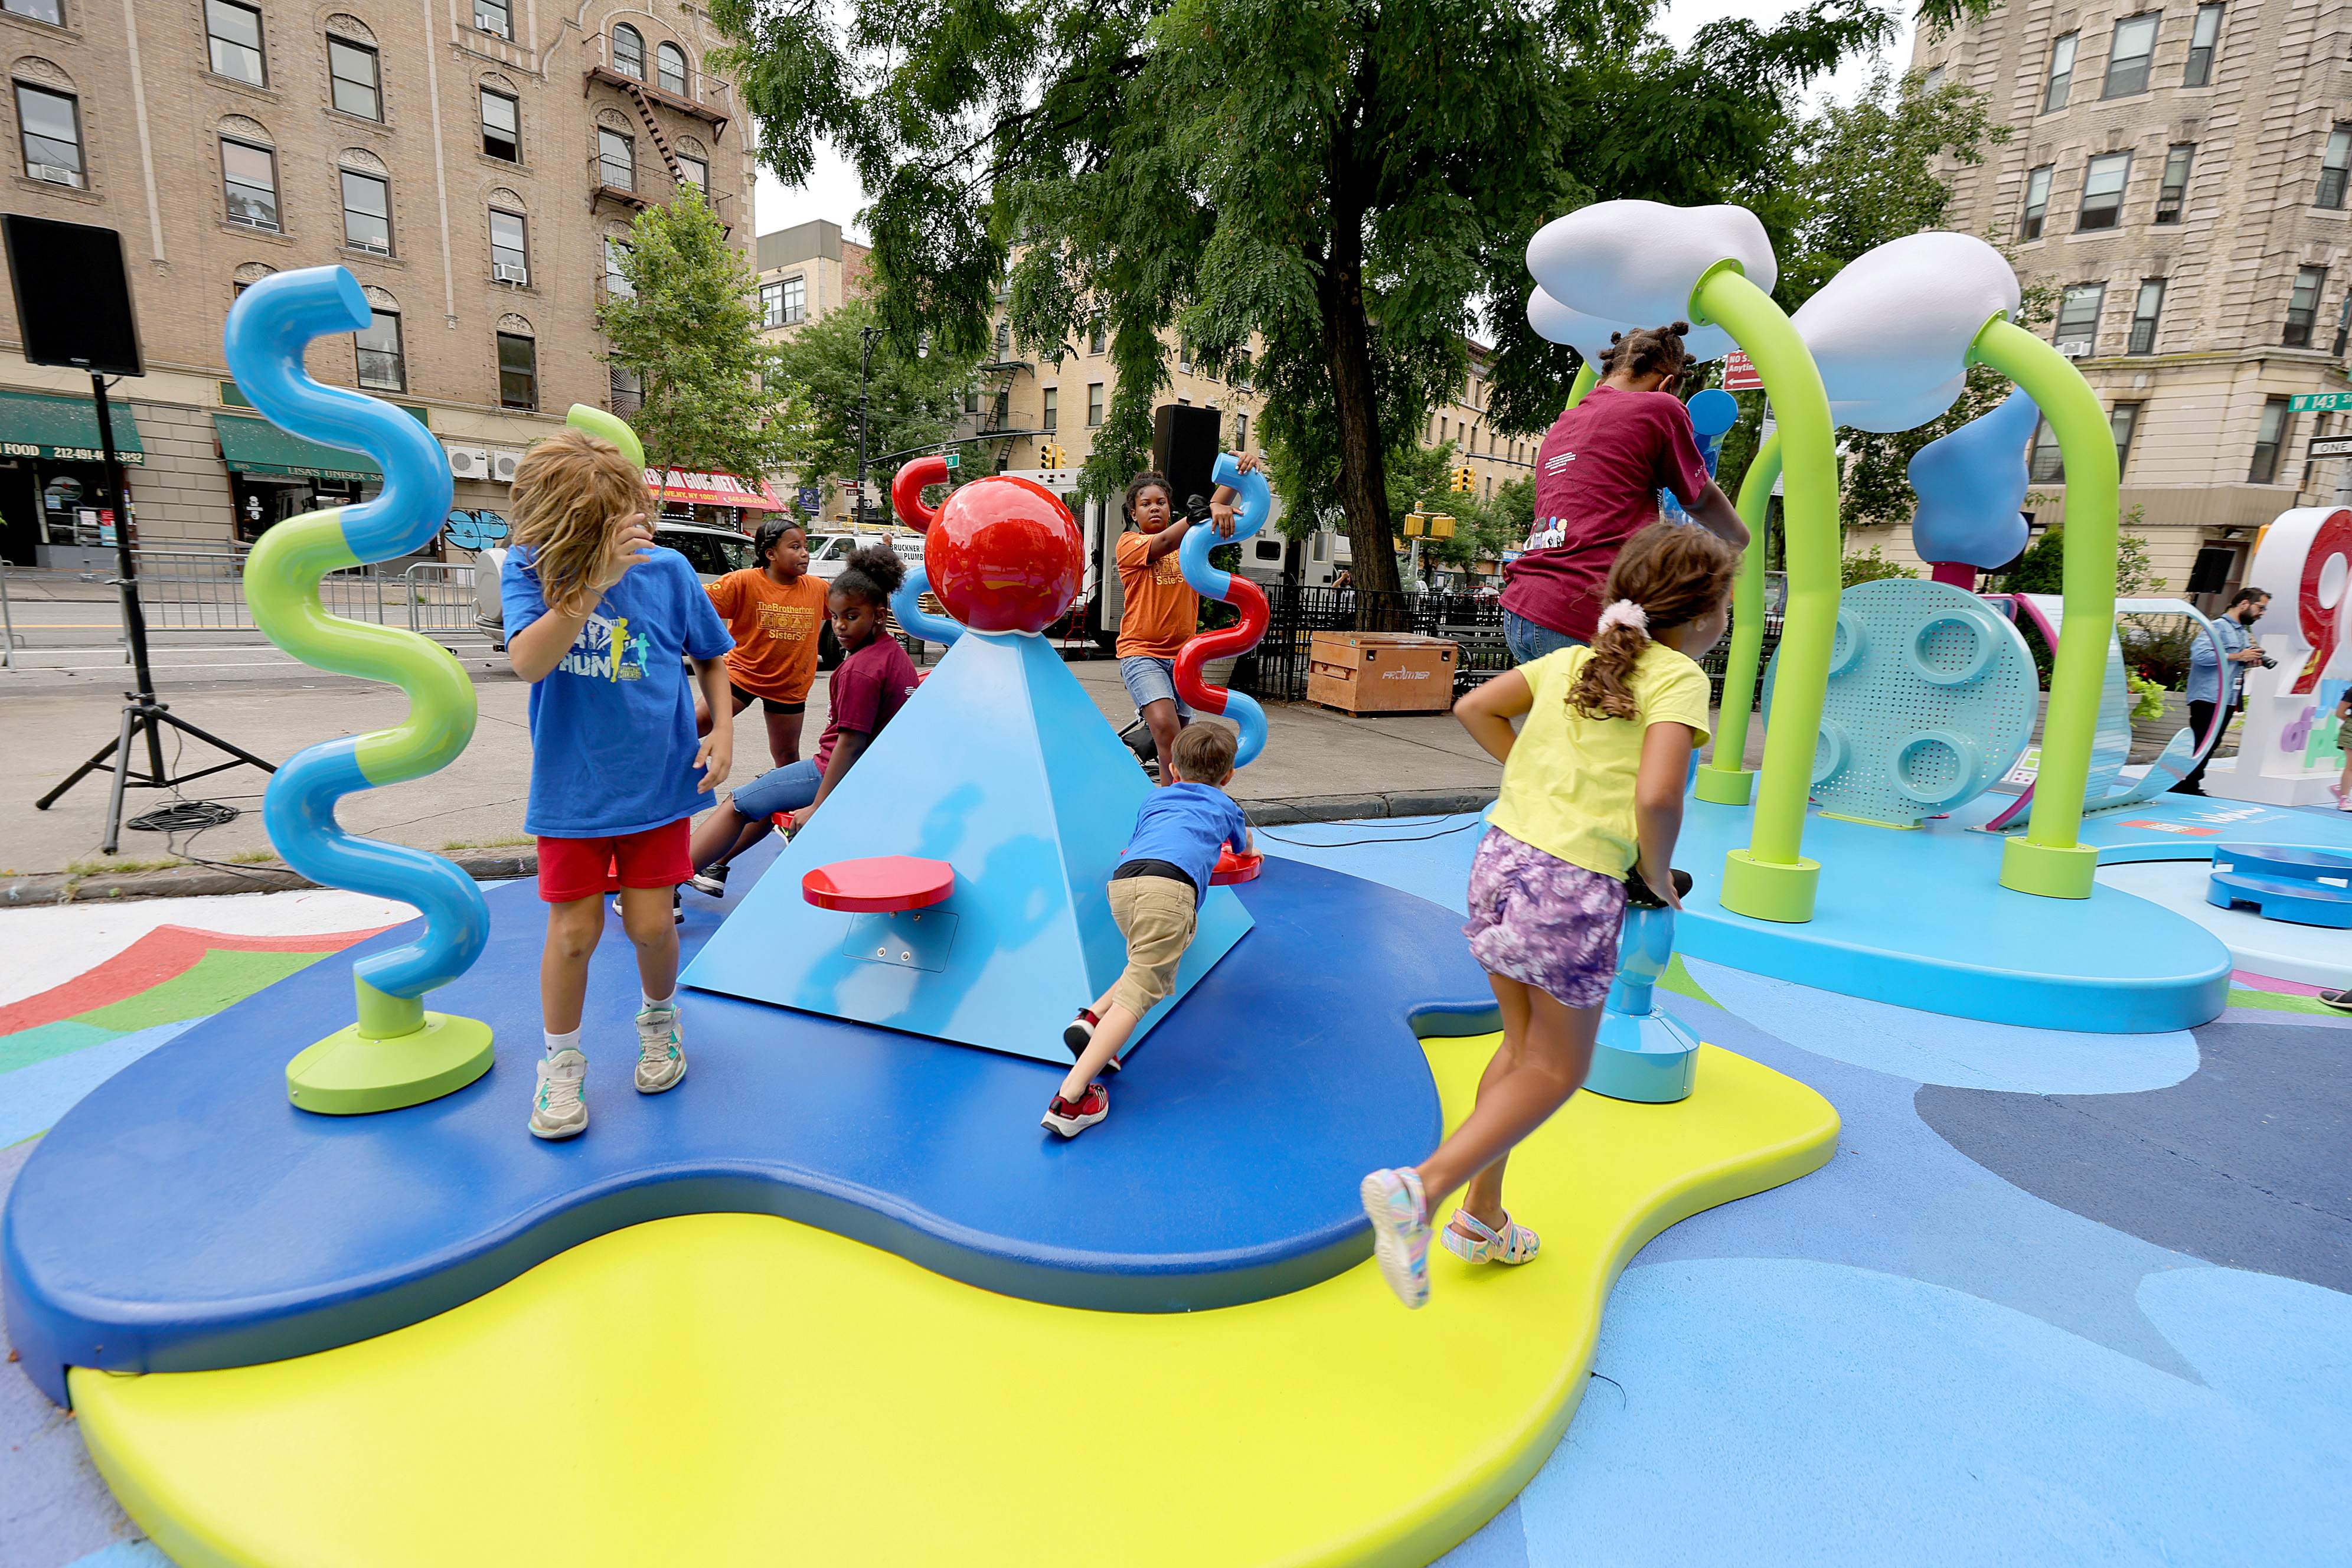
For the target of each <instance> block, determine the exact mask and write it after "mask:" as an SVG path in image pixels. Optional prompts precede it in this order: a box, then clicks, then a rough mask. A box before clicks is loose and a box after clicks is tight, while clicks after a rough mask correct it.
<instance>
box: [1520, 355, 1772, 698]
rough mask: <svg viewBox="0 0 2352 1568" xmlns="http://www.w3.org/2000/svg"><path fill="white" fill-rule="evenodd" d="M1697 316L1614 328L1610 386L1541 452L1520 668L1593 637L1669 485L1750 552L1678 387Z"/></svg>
mask: <svg viewBox="0 0 2352 1568" xmlns="http://www.w3.org/2000/svg"><path fill="white" fill-rule="evenodd" d="M1688 331H1690V323H1689V322H1687V321H1676V322H1675V323H1673V324H1672V325H1671V326H1664V327H1646V328H1643V330H1642V331H1637V332H1633V333H1632V334H1630V335H1629V334H1625V333H1612V334H1611V338H1610V347H1609V352H1608V353H1605V354H1603V355H1601V362H1600V363H1601V369H1602V375H1601V384H1600V385H1598V386H1596V387H1594V388H1593V389H1592V390H1591V392H1589V393H1587V394H1586V395H1585V396H1584V400H1583V401H1582V402H1580V403H1579V404H1578V405H1576V406H1575V407H1573V408H1571V409H1570V410H1568V411H1567V412H1566V413H1564V414H1562V415H1561V416H1559V419H1558V420H1557V421H1556V422H1554V424H1553V425H1552V427H1551V429H1550V431H1549V433H1547V434H1546V435H1545V437H1544V441H1543V448H1542V450H1541V452H1540V453H1538V456H1537V458H1536V517H1535V528H1534V531H1532V532H1531V533H1529V535H1528V543H1527V553H1526V554H1524V555H1522V556H1520V557H1519V558H1518V559H1517V561H1514V562H1512V563H1510V564H1509V565H1507V566H1506V567H1504V568H1503V581H1504V588H1503V635H1504V637H1505V640H1507V642H1508V643H1509V645H1510V649H1511V657H1512V658H1513V659H1514V660H1516V661H1517V662H1518V663H1520V664H1526V663H1528V661H1530V660H1532V659H1537V658H1542V657H1543V656H1544V655H1545V654H1548V653H1554V652H1557V651H1558V650H1559V649H1560V648H1563V647H1569V646H1570V645H1572V644H1584V643H1590V642H1591V640H1592V630H1593V623H1594V622H1595V621H1596V620H1597V619H1598V618H1599V617H1600V615H1601V586H1602V584H1605V583H1607V582H1608V580H1609V568H1610V567H1611V566H1612V564H1614V563H1615V562H1616V560H1617V551H1618V548H1619V547H1620V546H1621V545H1622V544H1623V543H1624V542H1626V541H1627V540H1629V539H1631V538H1633V535H1635V534H1636V533H1639V532H1640V531H1642V530H1643V529H1644V528H1647V527H1649V526H1650V524H1652V523H1654V522H1655V521H1658V492H1659V491H1660V490H1661V489H1668V490H1672V491H1674V493H1675V500H1679V501H1681V502H1682V503H1683V507H1684V509H1685V510H1687V511H1688V512H1689V513H1690V514H1691V516H1692V517H1693V518H1695V519H1696V520H1697V521H1698V523H1699V524H1700V526H1702V527H1704V528H1706V529H1707V530H1708V531H1710V532H1713V533H1716V534H1718V535H1720V536H1721V537H1722V538H1723V539H1724V540H1725V541H1726V542H1728V543H1730V544H1731V545H1732V546H1733V547H1734V548H1735V549H1745V548H1746V547H1747V544H1748V529H1747V526H1746V525H1745V524H1743V523H1742V522H1741V521H1739V513H1738V511H1737V510H1734V509H1733V507H1732V504H1731V502H1730V501H1728V500H1726V499H1725V498H1724V494H1723V492H1722V491H1721V490H1719V489H1716V488H1715V481H1714V480H1713V479H1710V478H1708V477H1707V471H1706V459H1705V458H1701V457H1700V456H1699V451H1698V441H1697V438H1696V437H1695V436H1693V435H1692V433H1691V422H1690V414H1689V411H1688V410H1686V409H1685V408H1684V406H1683V404H1682V400H1681V399H1680V398H1679V397H1676V396H1675V386H1676V385H1677V384H1679V383H1680V382H1681V381H1682V378H1683V372H1684V369H1685V367H1686V366H1687V365H1688V364H1689V363H1690V354H1689V352H1688V351H1687V350H1685V348H1684V347H1683V336H1684V334H1685V333H1686V332H1688Z"/></svg>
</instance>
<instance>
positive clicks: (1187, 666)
mask: <svg viewBox="0 0 2352 1568" xmlns="http://www.w3.org/2000/svg"><path fill="white" fill-rule="evenodd" d="M1219 542H1220V543H1222V542H1223V541H1219ZM1223 602H1224V603H1226V604H1228V605H1233V606H1234V608H1235V609H1237V610H1239V611H1241V613H1242V618H1241V624H1240V625H1238V626H1227V627H1226V628H1225V629H1224V630H1223V631H1215V632H1202V633H1201V634H1200V635H1199V636H1198V637H1194V638H1192V641H1190V642H1188V643H1186V644H1185V645H1184V646H1183V647H1181V648H1180V649H1178V650H1177V654H1176V694H1177V695H1178V696H1180V697H1181V698H1182V699H1183V700H1185V701H1186V702H1187V703H1188V704H1190V705H1191V706H1192V707H1194V708H1197V709H1199V710H1201V711H1202V712H1203V713H1223V711H1224V710H1225V704H1226V702H1227V700H1228V699H1230V698H1231V696H1232V695H1233V694H1232V693H1231V692H1229V691H1227V690H1226V689H1224V688H1223V687H1222V686H1211V685H1209V684H1208V683H1207V682H1206V681H1204V680H1202V679H1201V667H1202V665H1203V664H1206V663H1207V662H1208V661H1209V660H1211V659H1213V658H1238V657H1240V656H1241V655H1243V654H1245V653H1247V652H1249V650H1250V649H1252V648H1254V647H1257V645H1258V639H1259V638H1261V637H1265V626H1266V620H1267V617H1268V615H1269V612H1268V610H1267V609H1266V604H1265V594H1264V593H1263V592H1262V591H1261V590H1260V589H1259V587H1258V585H1257V584H1255V583H1253V582H1251V581H1250V580H1249V579H1248V578H1246V577H1238V576H1236V577H1229V578H1228V579H1227V582H1226V585H1225V593H1224V599H1223Z"/></svg>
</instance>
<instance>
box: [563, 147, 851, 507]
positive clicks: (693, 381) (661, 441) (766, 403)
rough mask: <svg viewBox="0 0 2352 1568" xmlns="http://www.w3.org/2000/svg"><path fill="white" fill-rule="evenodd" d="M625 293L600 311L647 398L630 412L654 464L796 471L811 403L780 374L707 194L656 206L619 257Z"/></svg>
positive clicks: (684, 193) (681, 191)
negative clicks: (707, 203) (708, 203)
mask: <svg viewBox="0 0 2352 1568" xmlns="http://www.w3.org/2000/svg"><path fill="white" fill-rule="evenodd" d="M615 261H616V262H617V268H618V271H619V275H620V280H621V287H618V288H615V289H612V290H610V291H609V292H608V293H607V294H606V295H605V297H604V302H603V303H602V304H600V305H599V306H598V307H597V308H596V324H597V326H598V327H599V328H600V329H602V330H603V331H604V336H605V337H606V338H607V339H608V340H609V341H610V342H611V343H612V345H613V346H612V350H611V352H610V353H606V354H604V356H603V358H604V360H605V361H606V363H610V364H614V365H616V366H618V367H619V368H620V369H622V370H624V371H626V372H628V373H630V374H633V375H634V376H635V378H636V380H637V384H638V387H639V389H640V392H641V395H642V396H643V398H644V401H643V402H642V403H641V404H640V405H638V407H637V409H636V411H635V413H633V414H631V415H630V416H629V425H630V427H631V428H632V429H634V430H635V431H636V433H637V439H638V440H639V441H641V442H642V443H644V445H645V448H646V466H647V467H649V468H654V469H656V470H657V471H661V472H665V473H666V472H669V471H673V470H678V469H684V470H688V471H690V472H698V473H723V474H734V475H736V476H737V477H739V478H741V479H751V480H754V481H758V480H762V479H767V478H768V477H769V476H771V475H775V474H782V473H784V472H786V471H788V470H790V469H792V468H794V467H796V466H797V465H798V464H799V463H800V462H801V461H802V458H803V454H804V452H805V451H806V449H807V447H808V423H809V417H808V406H807V404H806V401H805V399H804V398H803V396H802V395H801V393H800V389H799V388H798V387H797V386H796V385H794V384H793V383H792V381H791V380H790V379H789V378H788V377H786V376H784V375H782V374H779V373H778V370H777V366H776V353H775V349H774V347H773V345H772V344H770V343H768V342H765V341H763V340H762V339H761V336H760V316H759V310H758V307H757V303H756V299H757V295H758V292H759V288H758V281H759V280H758V279H757V278H756V277H755V276H754V274H753V273H752V271H751V267H750V265H749V264H748V263H746V262H745V261H744V259H743V258H742V256H741V255H740V253H739V252H737V251H735V250H734V249H732V248H730V247H729V246H728V244H727V234H726V231H725V229H723V228H722V227H720V226H719V220H718V218H717V217H716V216H713V215H712V213H711V211H710V209H709V207H708V206H706V205H704V204H703V200H702V193H701V192H700V191H699V190H698V189H697V188H696V187H695V186H693V185H691V184H680V185H679V186H678V192H677V199H676V200H674V201H672V202H671V203H670V204H669V205H666V206H649V207H647V208H646V210H645V211H643V212H641V213H639V214H638V215H637V216H636V219H635V222H633V223H632V224H631V225H630V226H629V237H628V240H627V243H626V245H625V247H624V249H623V250H622V253H621V254H620V255H619V256H618V257H616V258H615Z"/></svg>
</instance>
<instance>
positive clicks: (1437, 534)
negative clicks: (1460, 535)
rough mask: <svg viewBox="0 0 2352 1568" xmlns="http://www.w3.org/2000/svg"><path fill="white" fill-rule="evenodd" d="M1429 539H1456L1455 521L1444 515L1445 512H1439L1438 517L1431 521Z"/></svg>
mask: <svg viewBox="0 0 2352 1568" xmlns="http://www.w3.org/2000/svg"><path fill="white" fill-rule="evenodd" d="M1429 537H1430V538H1432V539H1451V538H1453V537H1454V520H1453V518H1451V517H1449V516H1447V515H1446V514H1445V513H1444V512H1442V511H1441V512H1439V513H1438V514H1437V515H1436V516H1434V517H1433V518H1431V519H1430V520H1429Z"/></svg>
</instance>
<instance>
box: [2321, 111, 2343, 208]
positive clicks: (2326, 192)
mask: <svg viewBox="0 0 2352 1568" xmlns="http://www.w3.org/2000/svg"><path fill="white" fill-rule="evenodd" d="M2347 171H2352V125H2339V126H2337V127H2336V129H2335V130H2333V131H2331V132H2328V133H2327V152H2326V154H2325V155H2324V156H2323V157H2322V158H2321V159H2320V161H2319V195H2318V197H2317V199H2315V201H2314V202H2313V203H2312V205H2314V206H2321V207H2336V208H2340V207H2342V206H2343V205H2344V182H2345V174H2346V173H2347Z"/></svg>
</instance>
